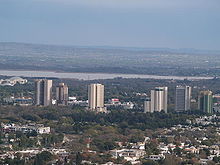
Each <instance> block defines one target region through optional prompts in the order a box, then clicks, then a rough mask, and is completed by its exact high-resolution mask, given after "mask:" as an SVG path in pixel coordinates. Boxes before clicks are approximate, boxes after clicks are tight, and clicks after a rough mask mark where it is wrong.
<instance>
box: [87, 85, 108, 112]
mask: <svg viewBox="0 0 220 165" xmlns="http://www.w3.org/2000/svg"><path fill="white" fill-rule="evenodd" d="M88 103H89V105H88V106H89V109H90V110H95V111H97V112H102V111H105V108H104V85H102V84H90V85H89V86H88Z"/></svg>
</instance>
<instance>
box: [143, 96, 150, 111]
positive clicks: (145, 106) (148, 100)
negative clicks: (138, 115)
mask: <svg viewBox="0 0 220 165" xmlns="http://www.w3.org/2000/svg"><path fill="white" fill-rule="evenodd" d="M144 113H151V101H150V98H147V99H146V100H145V101H144Z"/></svg>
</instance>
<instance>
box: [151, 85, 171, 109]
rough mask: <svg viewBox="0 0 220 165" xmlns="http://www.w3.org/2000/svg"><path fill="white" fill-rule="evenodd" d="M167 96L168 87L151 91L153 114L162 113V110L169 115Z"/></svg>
mask: <svg viewBox="0 0 220 165" xmlns="http://www.w3.org/2000/svg"><path fill="white" fill-rule="evenodd" d="M167 95H168V87H156V88H155V89H154V90H151V108H150V111H151V112H161V111H162V110H163V111H164V112H165V113H167Z"/></svg>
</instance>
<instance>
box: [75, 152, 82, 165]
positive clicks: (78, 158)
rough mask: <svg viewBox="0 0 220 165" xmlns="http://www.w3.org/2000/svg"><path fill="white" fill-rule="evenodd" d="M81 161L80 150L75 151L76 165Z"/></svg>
mask: <svg viewBox="0 0 220 165" xmlns="http://www.w3.org/2000/svg"><path fill="white" fill-rule="evenodd" d="M81 163H82V155H81V154H80V152H77V154H76V165H80V164H81Z"/></svg>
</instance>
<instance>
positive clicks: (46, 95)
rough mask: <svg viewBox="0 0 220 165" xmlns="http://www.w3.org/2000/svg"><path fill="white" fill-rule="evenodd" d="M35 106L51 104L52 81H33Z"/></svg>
mask: <svg viewBox="0 0 220 165" xmlns="http://www.w3.org/2000/svg"><path fill="white" fill-rule="evenodd" d="M35 94H36V95H35V104H36V105H43V106H49V105H51V103H52V80H46V79H45V80H36V81H35Z"/></svg>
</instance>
